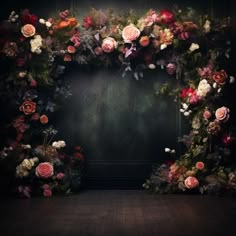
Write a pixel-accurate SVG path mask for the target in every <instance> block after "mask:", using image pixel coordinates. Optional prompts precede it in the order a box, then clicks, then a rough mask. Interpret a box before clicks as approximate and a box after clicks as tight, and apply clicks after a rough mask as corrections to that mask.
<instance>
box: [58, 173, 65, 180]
mask: <svg viewBox="0 0 236 236" xmlns="http://www.w3.org/2000/svg"><path fill="white" fill-rule="evenodd" d="M64 176H65V174H64V173H62V172H60V173H58V174H57V179H58V180H62V179H63V178H64Z"/></svg>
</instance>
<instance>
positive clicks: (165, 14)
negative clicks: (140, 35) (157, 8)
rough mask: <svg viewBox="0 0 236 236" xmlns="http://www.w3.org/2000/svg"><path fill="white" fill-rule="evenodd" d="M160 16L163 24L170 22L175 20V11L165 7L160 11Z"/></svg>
mask: <svg viewBox="0 0 236 236" xmlns="http://www.w3.org/2000/svg"><path fill="white" fill-rule="evenodd" d="M160 18H161V22H162V23H163V24H170V23H172V22H173V20H174V13H173V12H172V11H170V10H167V9H164V10H162V11H161V12H160Z"/></svg>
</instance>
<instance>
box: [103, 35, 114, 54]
mask: <svg viewBox="0 0 236 236" xmlns="http://www.w3.org/2000/svg"><path fill="white" fill-rule="evenodd" d="M115 48H117V42H116V41H115V39H113V38H111V37H107V38H105V39H103V41H102V50H103V51H104V52H107V53H110V52H113V51H114V49H115Z"/></svg>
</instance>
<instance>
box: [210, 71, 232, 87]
mask: <svg viewBox="0 0 236 236" xmlns="http://www.w3.org/2000/svg"><path fill="white" fill-rule="evenodd" d="M227 78H228V75H227V74H226V72H225V71H224V70H221V71H220V72H214V73H213V74H212V79H213V80H214V81H215V82H216V83H217V84H220V85H224V84H225V82H226V79H227Z"/></svg>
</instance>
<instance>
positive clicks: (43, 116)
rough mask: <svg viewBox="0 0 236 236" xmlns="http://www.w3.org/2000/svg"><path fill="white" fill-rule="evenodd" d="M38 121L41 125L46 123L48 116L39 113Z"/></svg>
mask: <svg viewBox="0 0 236 236" xmlns="http://www.w3.org/2000/svg"><path fill="white" fill-rule="evenodd" d="M40 122H41V124H43V125H45V124H47V123H48V117H47V116H46V115H41V116H40Z"/></svg>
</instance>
